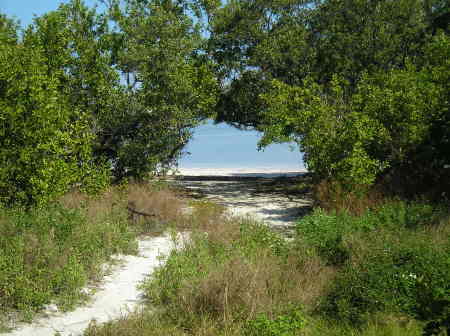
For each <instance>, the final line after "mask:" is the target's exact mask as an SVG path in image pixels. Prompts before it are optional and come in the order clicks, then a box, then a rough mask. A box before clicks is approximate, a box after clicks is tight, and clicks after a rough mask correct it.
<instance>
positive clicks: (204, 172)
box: [176, 167, 308, 178]
mask: <svg viewBox="0 0 450 336" xmlns="http://www.w3.org/2000/svg"><path fill="white" fill-rule="evenodd" d="M307 172H308V170H307V169H305V168H296V169H295V168H292V167H288V168H273V167H261V168H254V167H253V168H178V169H177V172H176V175H180V176H236V177H267V178H272V177H280V176H286V177H290V176H297V175H301V174H304V173H307Z"/></svg>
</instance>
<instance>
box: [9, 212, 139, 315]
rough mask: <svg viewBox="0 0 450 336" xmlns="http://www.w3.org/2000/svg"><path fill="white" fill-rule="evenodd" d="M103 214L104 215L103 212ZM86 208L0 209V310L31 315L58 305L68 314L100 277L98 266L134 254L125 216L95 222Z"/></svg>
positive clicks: (116, 214) (99, 218) (96, 218)
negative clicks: (89, 283) (120, 254)
mask: <svg viewBox="0 0 450 336" xmlns="http://www.w3.org/2000/svg"><path fill="white" fill-rule="evenodd" d="M104 210H106V209H104ZM88 211H89V209H88V207H87V206H86V207H84V208H79V209H71V208H67V207H64V206H62V205H60V204H52V205H48V206H46V207H41V208H39V209H28V210H27V211H24V210H23V209H9V210H4V209H3V210H1V209H0V269H1V270H2V271H1V272H0V294H1V295H0V306H1V307H2V310H11V309H13V310H15V309H17V310H19V311H21V312H23V313H29V312H30V313H31V312H33V311H37V310H39V309H41V308H42V306H43V305H45V304H48V303H50V302H51V301H53V300H56V301H57V303H58V305H59V306H60V307H62V308H69V307H70V306H72V305H73V304H75V303H76V302H78V301H80V300H81V299H82V298H83V295H82V294H80V289H81V288H82V287H83V286H84V285H85V284H86V281H87V280H88V279H97V278H98V277H99V275H101V271H100V266H101V263H102V262H104V261H106V260H107V259H108V258H109V256H110V255H111V254H113V253H117V252H125V251H126V252H131V251H133V249H134V247H133V240H134V237H135V235H134V233H133V232H132V231H131V230H130V228H129V227H128V224H127V219H126V213H125V212H124V210H118V209H110V210H109V211H104V212H103V213H101V214H97V215H96V216H94V217H90V216H88V215H87V214H88Z"/></svg>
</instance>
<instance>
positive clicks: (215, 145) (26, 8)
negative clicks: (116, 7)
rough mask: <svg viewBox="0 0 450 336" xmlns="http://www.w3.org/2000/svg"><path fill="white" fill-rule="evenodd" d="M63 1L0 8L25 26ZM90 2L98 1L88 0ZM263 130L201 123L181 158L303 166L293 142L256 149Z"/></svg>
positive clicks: (14, 1)
mask: <svg viewBox="0 0 450 336" xmlns="http://www.w3.org/2000/svg"><path fill="white" fill-rule="evenodd" d="M62 2H64V1H59V0H0V12H2V13H4V14H7V15H8V16H10V17H11V16H13V17H16V18H17V19H19V20H20V22H21V25H22V27H26V26H27V25H28V24H30V23H32V20H33V17H34V15H38V16H39V15H42V14H44V13H46V12H48V11H51V10H55V9H57V8H58V6H59V4H60V3H62ZM85 3H86V4H88V5H94V4H95V3H97V2H96V1H95V0H85ZM259 139H260V134H259V133H258V132H255V131H240V130H237V129H235V128H233V127H231V126H228V125H226V124H220V125H213V124H212V123H211V122H210V123H208V124H206V125H203V126H200V127H198V128H197V129H196V130H195V133H194V139H193V140H192V141H191V143H190V144H189V145H188V147H187V148H186V151H187V152H190V153H191V154H190V155H187V156H185V157H184V158H183V159H182V160H181V161H180V167H186V168H221V167H224V168H257V167H261V168H286V169H295V168H303V167H304V165H303V163H302V160H301V154H300V153H299V151H298V149H295V150H294V151H292V150H291V147H292V145H289V144H281V145H280V144H276V145H271V146H269V147H267V148H266V149H265V150H264V151H258V150H257V143H258V141H259Z"/></svg>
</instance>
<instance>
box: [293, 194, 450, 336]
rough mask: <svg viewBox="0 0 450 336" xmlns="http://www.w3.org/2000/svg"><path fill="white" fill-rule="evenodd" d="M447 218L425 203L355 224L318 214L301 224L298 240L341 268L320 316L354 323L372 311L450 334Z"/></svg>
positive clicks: (391, 207) (379, 212)
mask: <svg viewBox="0 0 450 336" xmlns="http://www.w3.org/2000/svg"><path fill="white" fill-rule="evenodd" d="M444 214H445V212H444V211H443V209H441V208H437V207H433V206H431V205H429V204H423V203H410V204H408V203H405V202H393V203H390V204H386V205H384V206H382V207H381V208H379V209H376V210H368V211H367V212H366V213H365V214H363V215H362V216H358V217H352V216H350V215H348V214H346V213H340V214H327V213H325V212H324V211H323V210H320V209H318V210H316V211H315V212H314V213H313V214H312V215H310V216H308V217H306V218H305V219H303V220H302V221H300V222H299V223H298V226H297V229H298V233H299V237H301V239H304V240H305V241H306V243H307V245H308V246H310V248H313V249H315V250H316V251H317V252H318V253H319V255H320V256H321V257H322V258H324V259H325V260H326V262H328V263H330V264H333V265H338V266H340V269H339V273H338V276H337V278H336V280H335V281H334V283H333V285H332V286H331V289H330V290H329V293H328V295H327V296H326V298H325V300H324V303H323V305H322V308H321V309H322V311H323V312H325V313H326V314H327V315H328V316H332V317H333V318H336V319H339V320H341V321H347V322H349V323H353V324H360V323H362V322H365V321H367V320H368V318H369V317H370V316H371V315H372V314H373V313H376V312H385V311H387V312H394V313H402V314H407V315H409V316H411V317H413V318H416V319H418V320H420V321H423V322H425V325H426V326H425V332H426V333H428V334H429V335H432V334H434V333H436V334H437V333H438V332H439V330H441V329H442V328H449V326H450V258H449V256H450V240H449V239H448V238H445V237H448V220H447V221H446V220H444V219H443V215H444ZM440 221H441V223H440V224H439V222H440ZM436 230H437V231H436ZM439 230H440V231H439ZM442 234H443V235H444V237H442V236H441V235H442Z"/></svg>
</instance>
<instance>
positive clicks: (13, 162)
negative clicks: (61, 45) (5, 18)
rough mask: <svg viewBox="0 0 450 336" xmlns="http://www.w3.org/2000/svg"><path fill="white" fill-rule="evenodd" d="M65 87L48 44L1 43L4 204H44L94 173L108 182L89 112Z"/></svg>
mask: <svg viewBox="0 0 450 336" xmlns="http://www.w3.org/2000/svg"><path fill="white" fill-rule="evenodd" d="M11 60H14V62H11ZM59 87H60V81H59V78H58V76H56V75H55V74H54V73H52V72H50V71H49V68H48V66H47V59H46V57H45V55H44V52H43V50H42V49H40V48H28V47H27V46H26V45H24V44H22V43H17V44H13V43H11V44H5V43H2V44H0V111H1V113H0V162H1V163H0V203H1V204H5V205H12V204H23V205H34V204H38V205H39V204H43V203H45V202H47V201H49V200H52V199H54V198H55V197H57V196H59V195H61V194H63V193H64V192H66V191H68V190H69V188H70V187H71V186H73V185H74V184H75V183H83V185H84V186H85V187H89V186H91V185H90V184H89V183H86V182H87V180H89V179H90V178H92V177H94V176H93V175H95V177H94V178H93V179H94V180H96V183H97V185H98V184H101V183H102V181H101V180H97V179H96V177H98V175H100V174H99V173H98V172H96V171H95V170H94V169H93V167H92V165H91V164H92V156H91V154H92V152H91V145H92V136H91V134H90V130H89V128H88V125H89V124H88V123H87V122H86V121H87V116H86V114H84V113H83V111H82V110H79V109H72V107H71V106H70V105H69V104H68V99H67V98H66V97H65V96H64V94H63V93H62V92H61V91H60V89H59ZM91 181H92V180H91Z"/></svg>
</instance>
